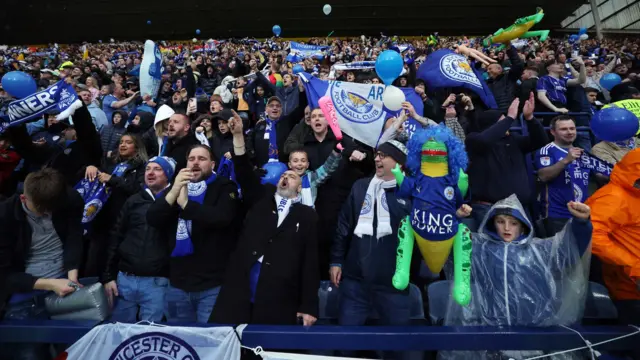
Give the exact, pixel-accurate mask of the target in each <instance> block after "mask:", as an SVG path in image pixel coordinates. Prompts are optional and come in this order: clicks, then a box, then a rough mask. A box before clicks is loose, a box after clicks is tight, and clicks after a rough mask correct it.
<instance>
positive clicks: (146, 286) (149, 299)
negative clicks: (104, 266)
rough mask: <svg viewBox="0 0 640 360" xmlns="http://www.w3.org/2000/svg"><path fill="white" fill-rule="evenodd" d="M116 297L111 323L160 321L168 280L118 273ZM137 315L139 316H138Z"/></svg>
mask: <svg viewBox="0 0 640 360" xmlns="http://www.w3.org/2000/svg"><path fill="white" fill-rule="evenodd" d="M116 284H117V285H118V297H117V298H116V301H115V305H114V307H113V314H112V315H111V320H112V321H119V322H129V323H134V322H136V321H138V320H146V321H153V322H160V321H162V317H163V315H164V303H165V297H166V292H167V286H169V279H167V278H163V277H142V276H133V275H127V274H125V273H123V272H119V273H118V280H117V281H116ZM138 315H139V316H138Z"/></svg>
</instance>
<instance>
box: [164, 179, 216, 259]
mask: <svg viewBox="0 0 640 360" xmlns="http://www.w3.org/2000/svg"><path fill="white" fill-rule="evenodd" d="M216 177H217V176H216V173H213V174H211V176H209V178H208V179H207V180H203V181H200V182H198V183H189V185H187V187H188V197H189V201H195V202H197V203H198V204H202V202H203V201H204V196H205V195H206V193H207V187H208V186H209V184H211V183H212V182H214V181H215V180H216ZM191 231H192V223H191V220H184V219H183V218H178V229H177V231H176V247H174V248H173V252H172V253H171V257H182V256H187V255H191V254H193V242H191Z"/></svg>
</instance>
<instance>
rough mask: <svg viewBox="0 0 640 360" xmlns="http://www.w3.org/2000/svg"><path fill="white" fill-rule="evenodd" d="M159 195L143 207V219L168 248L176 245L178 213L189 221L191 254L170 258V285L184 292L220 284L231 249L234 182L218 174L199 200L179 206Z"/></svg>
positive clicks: (237, 206)
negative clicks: (162, 236)
mask: <svg viewBox="0 0 640 360" xmlns="http://www.w3.org/2000/svg"><path fill="white" fill-rule="evenodd" d="M167 193H168V191H166V192H165V193H164V195H163V196H161V197H160V198H159V199H157V200H156V201H155V203H154V204H153V205H151V207H149V211H147V223H148V224H149V225H150V226H153V227H155V228H156V229H158V230H159V231H160V232H161V233H162V234H163V235H164V239H165V243H166V244H167V248H168V249H169V252H171V251H173V249H174V248H175V246H176V230H177V228H178V217H179V216H180V217H182V218H183V219H184V220H191V221H192V231H191V241H192V243H193V248H194V251H193V254H191V255H187V256H181V257H171V258H170V276H169V279H170V281H171V286H173V287H177V288H179V289H182V290H184V291H187V292H191V291H204V290H208V289H211V288H214V287H216V286H219V285H221V284H222V279H223V276H224V271H225V269H226V268H227V261H229V255H230V254H231V252H232V251H233V250H234V249H235V246H236V239H237V230H236V229H237V228H238V227H239V226H238V225H239V224H238V223H239V221H238V220H239V217H238V212H239V210H240V200H239V198H238V188H237V186H236V184H235V183H234V182H233V181H231V180H229V179H226V178H223V177H218V178H217V179H216V180H215V181H214V182H212V183H211V184H209V186H208V187H207V192H206V194H205V196H204V201H203V203H202V204H198V203H197V202H195V201H191V200H189V202H188V203H187V206H186V207H185V208H184V209H181V208H180V206H179V205H178V204H177V203H175V204H173V205H169V203H167V201H166V200H165V196H166V194H167Z"/></svg>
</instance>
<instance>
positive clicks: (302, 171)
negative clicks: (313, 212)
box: [288, 149, 342, 207]
mask: <svg viewBox="0 0 640 360" xmlns="http://www.w3.org/2000/svg"><path fill="white" fill-rule="evenodd" d="M338 151H339V150H337V149H333V151H332V152H331V154H330V155H329V157H328V158H327V160H326V161H325V162H324V164H322V166H320V167H319V168H317V169H316V170H314V171H309V159H308V156H307V153H306V152H305V151H304V150H294V151H292V152H291V153H290V154H289V163H288V166H289V169H291V170H293V171H295V172H296V174H298V175H300V177H302V192H301V193H300V196H301V198H302V204H304V205H307V206H311V207H314V204H315V203H316V197H317V196H318V186H320V185H322V184H324V183H325V182H326V181H327V180H329V178H330V177H331V174H333V173H334V172H335V171H336V170H337V169H338V166H339V165H340V159H341V158H342V156H341V154H340V153H339V152H338Z"/></svg>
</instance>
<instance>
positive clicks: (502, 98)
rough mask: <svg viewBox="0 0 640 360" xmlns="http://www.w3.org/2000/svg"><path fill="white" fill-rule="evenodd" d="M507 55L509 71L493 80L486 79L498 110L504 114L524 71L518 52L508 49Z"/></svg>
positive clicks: (514, 95)
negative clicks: (509, 64) (509, 65)
mask: <svg viewBox="0 0 640 360" xmlns="http://www.w3.org/2000/svg"><path fill="white" fill-rule="evenodd" d="M507 55H508V56H509V60H510V61H511V69H509V71H507V72H506V73H502V74H500V75H498V77H496V78H495V79H488V80H487V86H488V87H489V89H491V92H492V93H493V97H494V98H495V99H496V104H498V110H500V111H502V112H504V113H506V112H507V109H508V108H509V105H511V102H512V101H513V99H515V98H516V95H517V94H518V93H517V90H518V80H520V77H521V76H522V72H523V71H524V63H523V62H522V59H520V56H519V55H518V50H516V49H515V48H514V47H510V48H509V49H508V50H507Z"/></svg>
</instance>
